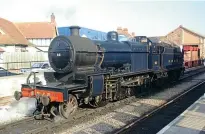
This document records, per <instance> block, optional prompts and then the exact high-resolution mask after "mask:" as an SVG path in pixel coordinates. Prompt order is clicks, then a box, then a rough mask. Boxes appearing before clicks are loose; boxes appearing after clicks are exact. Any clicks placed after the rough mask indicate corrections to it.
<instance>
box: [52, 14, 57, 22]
mask: <svg viewBox="0 0 205 134" xmlns="http://www.w3.org/2000/svg"><path fill="white" fill-rule="evenodd" d="M51 23H53V24H55V23H56V20H55V15H54V13H52V14H51Z"/></svg>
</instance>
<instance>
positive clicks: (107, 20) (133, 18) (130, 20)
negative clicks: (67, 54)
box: [0, 0, 205, 36]
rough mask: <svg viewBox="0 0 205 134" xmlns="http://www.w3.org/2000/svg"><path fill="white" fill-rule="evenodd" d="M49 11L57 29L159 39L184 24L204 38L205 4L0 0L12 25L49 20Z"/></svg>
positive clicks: (1, 10)
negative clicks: (122, 30)
mask: <svg viewBox="0 0 205 134" xmlns="http://www.w3.org/2000/svg"><path fill="white" fill-rule="evenodd" d="M111 1H112V2H111ZM52 12H53V13H54V14H55V16H56V22H57V26H59V27H60V26H70V25H79V26H83V27H87V28H90V29H96V30H100V31H105V32H107V31H110V30H116V28H117V26H122V27H127V28H128V29H129V31H130V32H135V33H136V35H146V36H161V35H165V34H167V33H169V32H170V31H172V30H174V29H175V28H177V27H178V26H179V25H183V26H185V27H187V28H188V29H191V30H194V31H195V32H198V33H200V34H202V35H205V1H198V2H196V1H189V2H187V1H181V2H178V1H170V2H168V1H153V0H152V1H139V0H32V1H29V0H0V17H2V18H5V19H8V20H10V21H14V22H25V21H26V22H27V21H34V22H36V21H50V15H51V13H52Z"/></svg>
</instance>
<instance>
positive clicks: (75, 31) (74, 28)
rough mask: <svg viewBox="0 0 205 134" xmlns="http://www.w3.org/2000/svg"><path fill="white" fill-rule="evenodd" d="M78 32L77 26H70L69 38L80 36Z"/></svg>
mask: <svg viewBox="0 0 205 134" xmlns="http://www.w3.org/2000/svg"><path fill="white" fill-rule="evenodd" d="M79 31H80V27H79V26H70V36H80V34H79Z"/></svg>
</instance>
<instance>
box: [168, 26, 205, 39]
mask: <svg viewBox="0 0 205 134" xmlns="http://www.w3.org/2000/svg"><path fill="white" fill-rule="evenodd" d="M179 28H181V29H184V30H186V31H188V32H190V33H192V34H194V35H196V36H199V37H202V38H205V36H203V35H201V34H198V33H196V32H194V31H193V30H190V29H188V28H186V27H184V26H182V25H180V26H179V27H178V28H176V29H175V30H177V29H179ZM175 30H173V31H171V32H169V33H168V34H170V33H172V32H174V31H175ZM168 34H167V35H168Z"/></svg>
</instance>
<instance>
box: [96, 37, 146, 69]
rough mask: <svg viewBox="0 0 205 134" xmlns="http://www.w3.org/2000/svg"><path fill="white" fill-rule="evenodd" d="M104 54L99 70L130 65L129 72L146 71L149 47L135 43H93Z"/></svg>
mask: <svg viewBox="0 0 205 134" xmlns="http://www.w3.org/2000/svg"><path fill="white" fill-rule="evenodd" d="M95 43H96V44H99V46H100V47H101V49H103V52H104V59H103V62H102V64H101V68H107V67H115V68H120V67H123V65H126V64H130V66H131V71H132V72H136V71H140V70H147V69H148V56H149V45H148V44H142V43H137V42H118V41H107V42H99V41H98V42H95Z"/></svg>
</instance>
